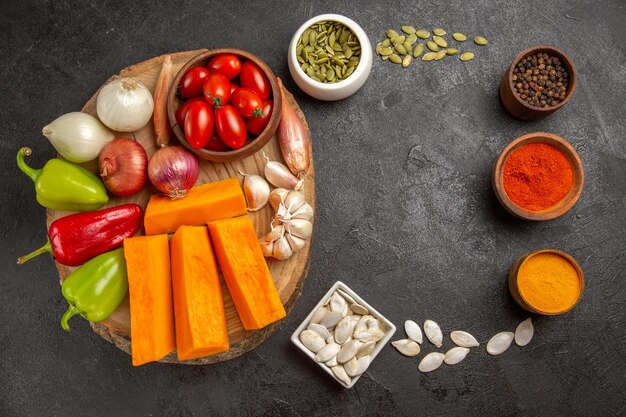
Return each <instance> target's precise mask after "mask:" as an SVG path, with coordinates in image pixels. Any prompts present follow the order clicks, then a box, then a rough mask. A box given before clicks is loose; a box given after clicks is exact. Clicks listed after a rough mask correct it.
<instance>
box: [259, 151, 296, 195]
mask: <svg viewBox="0 0 626 417" xmlns="http://www.w3.org/2000/svg"><path fill="white" fill-rule="evenodd" d="M263 157H264V158H265V161H266V163H265V178H267V180H268V181H269V182H271V183H272V185H274V186H275V187H279V188H286V189H288V190H299V189H301V188H302V184H303V180H299V179H298V178H296V177H295V176H294V175H293V174H292V173H291V171H289V168H287V167H286V166H284V165H283V164H281V163H280V162H278V161H270V159H269V158H268V157H267V156H266V155H265V152H264V153H263Z"/></svg>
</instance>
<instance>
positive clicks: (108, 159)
mask: <svg viewBox="0 0 626 417" xmlns="http://www.w3.org/2000/svg"><path fill="white" fill-rule="evenodd" d="M147 165H148V156H147V155H146V150H145V149H144V148H143V146H141V144H140V143H139V142H137V141H134V140H132V139H129V138H117V139H114V140H113V141H112V142H109V143H107V144H106V145H105V146H104V148H102V152H100V157H99V158H98V168H99V170H100V176H101V177H102V182H104V185H105V187H106V188H107V190H109V192H110V193H111V194H113V195H116V196H118V197H127V196H130V195H133V194H137V193H138V192H139V191H141V189H142V188H143V186H144V184H145V183H146V175H147V172H146V167H147Z"/></svg>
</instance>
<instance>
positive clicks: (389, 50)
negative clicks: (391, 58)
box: [380, 47, 393, 55]
mask: <svg viewBox="0 0 626 417" xmlns="http://www.w3.org/2000/svg"><path fill="white" fill-rule="evenodd" d="M392 53H393V48H391V47H387V48H380V54H381V55H391V54H392Z"/></svg>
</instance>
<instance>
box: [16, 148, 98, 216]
mask: <svg viewBox="0 0 626 417" xmlns="http://www.w3.org/2000/svg"><path fill="white" fill-rule="evenodd" d="M31 153H32V151H31V150H30V148H21V149H20V150H19V151H18V152H17V166H18V167H19V168H20V169H21V170H22V172H24V174H26V175H28V177H29V178H30V179H31V180H33V182H34V183H35V191H36V192H37V201H38V202H39V204H41V205H42V206H44V207H47V208H50V209H54V210H67V211H92V210H97V209H99V208H100V207H102V206H103V205H105V204H106V203H108V202H109V196H108V195H107V190H106V188H105V187H104V184H103V183H102V181H100V179H99V178H98V177H96V176H95V175H94V174H92V173H91V172H89V171H87V170H86V169H85V168H83V167H81V166H78V165H76V164H73V163H71V162H67V161H64V160H62V159H58V158H54V159H51V160H49V161H48V162H47V163H46V165H44V167H43V168H41V169H33V168H31V167H29V166H28V165H26V162H25V161H24V156H29V155H30V154H31Z"/></svg>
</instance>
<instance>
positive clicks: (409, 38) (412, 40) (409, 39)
mask: <svg viewBox="0 0 626 417" xmlns="http://www.w3.org/2000/svg"><path fill="white" fill-rule="evenodd" d="M404 42H408V43H410V44H411V45H413V44H414V43H415V42H417V36H415V33H412V34H410V35H409V36H407V37H406V40H405V41H404Z"/></svg>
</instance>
